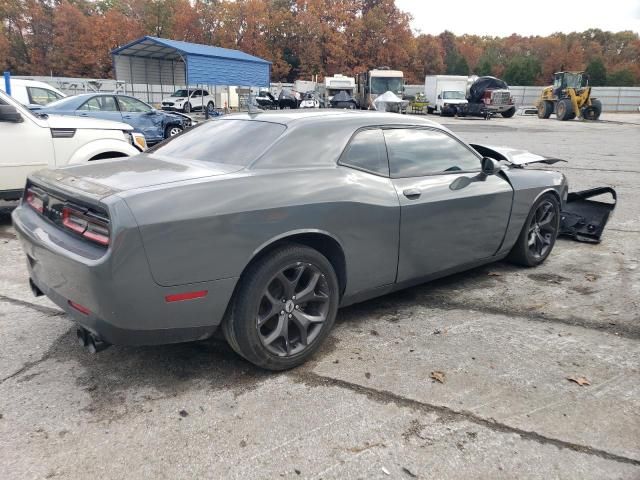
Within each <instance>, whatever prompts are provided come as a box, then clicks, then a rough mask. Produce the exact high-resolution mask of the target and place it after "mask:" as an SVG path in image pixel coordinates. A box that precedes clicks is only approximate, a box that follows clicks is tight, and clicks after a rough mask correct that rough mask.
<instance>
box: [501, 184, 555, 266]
mask: <svg viewBox="0 0 640 480" xmlns="http://www.w3.org/2000/svg"><path fill="white" fill-rule="evenodd" d="M559 229H560V202H559V201H558V198H557V197H556V196H555V195H553V194H552V193H545V194H544V195H542V196H541V197H540V198H539V199H538V200H537V201H536V203H534V204H533V207H531V211H530V212H529V215H528V216H527V220H526V221H525V223H524V225H523V227H522V231H521V232H520V235H519V236H518V239H517V240H516V243H515V244H514V245H513V248H512V249H511V252H509V256H508V257H507V259H508V260H509V261H510V262H512V263H515V264H517V265H521V266H523V267H537V266H538V265H540V264H541V263H542V262H544V261H545V260H546V258H547V257H548V256H549V254H550V253H551V251H552V250H553V247H554V245H555V243H556V238H557V237H558V231H559ZM538 247H540V248H538Z"/></svg>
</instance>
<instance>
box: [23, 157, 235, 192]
mask: <svg viewBox="0 0 640 480" xmlns="http://www.w3.org/2000/svg"><path fill="white" fill-rule="evenodd" d="M242 168H244V167H243V166H240V165H229V164H220V163H209V162H200V161H197V160H180V161H175V160H171V159H168V158H166V157H159V156H155V155H152V154H140V155H136V156H135V157H128V158H122V159H112V160H100V161H96V162H91V163H88V164H83V165H77V166H72V167H65V168H59V169H56V170H40V171H38V172H36V173H34V174H32V176H31V177H32V178H33V180H34V181H35V182H36V183H45V184H47V185H51V186H53V187H56V186H58V187H61V188H64V189H65V190H71V191H77V192H82V193H83V194H85V195H88V196H90V197H91V198H94V199H97V200H99V199H102V198H105V197H107V196H109V195H113V194H116V193H119V192H123V191H127V190H133V189H137V188H144V187H151V186H155V185H162V184H166V183H174V182H181V181H185V180H194V179H198V178H205V177H213V176H218V175H225V174H228V173H233V172H236V171H238V170H241V169H242Z"/></svg>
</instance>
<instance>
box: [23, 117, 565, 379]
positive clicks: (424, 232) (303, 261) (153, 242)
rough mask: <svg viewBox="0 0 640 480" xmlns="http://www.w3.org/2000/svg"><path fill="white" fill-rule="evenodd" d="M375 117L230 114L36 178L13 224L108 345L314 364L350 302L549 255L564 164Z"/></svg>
mask: <svg viewBox="0 0 640 480" xmlns="http://www.w3.org/2000/svg"><path fill="white" fill-rule="evenodd" d="M555 161H558V160H557V159H552V158H545V157H540V156H537V155H534V154H531V153H529V152H525V151H520V150H516V149H508V148H496V147H490V146H482V145H469V144H466V143H465V142H463V141H462V140H461V139H459V138H458V137H457V136H456V135H454V134H453V133H451V132H450V131H449V130H447V129H446V128H444V127H443V126H441V125H439V124H436V123H434V122H431V121H428V120H426V119H423V118H418V117H408V116H405V115H397V114H390V113H379V112H351V111H336V110H332V111H322V110H321V111H313V112H283V113H280V112H273V113H272V112H270V113H264V112H261V113H247V114H237V115H228V116H225V117H222V118H220V119H217V120H212V121H209V122H203V123H202V124H200V125H198V126H197V127H195V128H193V129H191V130H190V131H186V132H184V133H183V134H180V135H177V136H175V137H173V138H172V139H170V140H168V141H166V142H164V143H161V144H159V145H158V146H156V147H154V148H152V149H151V150H149V151H148V152H147V153H145V154H141V155H138V156H137V157H132V158H127V159H115V160H105V161H100V162H95V163H92V164H88V165H81V166H72V167H67V168H62V169H58V170H43V171H40V172H37V173H35V174H33V175H31V176H30V177H29V179H28V181H27V185H26V187H25V191H24V196H23V200H22V202H21V204H20V206H19V207H18V208H16V209H15V210H14V212H13V223H14V225H15V228H16V230H17V232H18V235H19V237H20V239H21V241H22V245H23V248H24V251H25V253H26V256H27V264H28V268H29V273H30V277H31V278H30V285H31V289H32V291H33V292H34V294H36V295H43V294H44V295H47V296H48V297H49V298H50V299H51V300H52V301H53V302H55V303H56V304H57V305H58V306H60V307H61V308H62V309H64V310H65V311H66V312H67V313H68V314H69V316H70V317H71V318H73V319H74V320H75V322H77V324H78V330H77V333H78V339H79V341H80V343H81V344H82V345H84V346H85V347H86V348H87V349H88V350H90V351H92V352H95V351H98V350H101V349H103V348H105V347H106V346H108V345H113V344H116V345H117V344H119V345H149V344H163V343H174V342H185V341H193V340H202V339H205V338H208V337H210V336H212V335H213V334H214V332H215V331H216V329H217V328H218V327H221V329H222V332H223V333H224V336H225V338H226V339H227V341H228V342H229V344H230V345H231V347H232V348H233V349H234V350H235V351H236V352H237V353H238V354H239V355H241V356H242V357H244V358H245V359H247V360H248V361H250V362H252V363H254V364H256V365H258V366H260V367H263V368H266V369H271V370H283V369H287V368H292V367H295V366H296V365H299V364H301V363H302V362H304V361H305V360H306V359H307V358H309V356H310V355H312V354H313V353H314V351H316V350H317V349H318V347H319V346H320V345H321V344H322V342H323V340H324V339H325V338H326V337H327V335H328V334H329V332H330V330H331V327H332V326H333V323H334V321H335V318H336V313H337V310H338V308H339V307H341V306H345V305H350V304H353V303H356V302H361V301H364V300H367V299H370V298H373V297H376V296H379V295H384V294H387V293H389V292H392V291H394V290H398V289H401V288H405V287H408V286H411V285H415V284H418V283H422V282H425V281H428V280H431V279H434V278H437V277H442V276H445V275H449V274H452V273H454V272H459V271H462V270H465V269H469V268H473V267H476V266H478V265H482V264H485V263H489V262H494V261H496V260H500V259H503V258H505V257H506V258H509V259H510V260H512V261H513V262H515V263H517V264H520V265H523V266H528V267H532V266H536V265H538V264H540V263H542V262H543V261H544V260H545V259H546V258H547V256H548V255H549V253H550V252H551V250H552V248H553V246H554V243H555V239H556V236H557V234H558V228H559V217H560V210H561V208H562V206H563V204H564V202H565V201H566V198H567V182H566V179H565V177H564V176H563V175H562V174H561V173H558V172H554V171H548V170H543V169H538V168H537V169H531V168H529V169H527V168H526V164H528V163H534V162H542V163H547V164H549V163H553V162H555Z"/></svg>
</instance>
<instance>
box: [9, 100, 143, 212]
mask: <svg viewBox="0 0 640 480" xmlns="http://www.w3.org/2000/svg"><path fill="white" fill-rule="evenodd" d="M0 145H1V146H2V147H1V148H2V154H1V155H0V200H17V199H18V198H20V197H21V196H22V191H23V189H24V185H25V182H26V179H27V175H28V174H29V173H31V172H33V171H35V170H39V169H41V168H47V167H48V168H56V167H62V166H65V165H69V164H76V163H81V162H88V161H91V160H102V159H106V158H117V157H129V156H132V155H137V154H138V153H140V152H143V151H144V150H146V148H147V144H146V142H145V139H144V135H142V134H141V133H137V132H134V131H133V128H132V127H130V126H129V125H127V124H125V123H120V122H112V121H108V120H98V119H93V118H81V117H66V116H65V117H63V116H57V115H50V116H47V115H37V114H34V112H31V111H30V110H29V109H27V108H25V107H24V106H23V105H21V104H19V103H18V102H16V101H15V100H14V99H13V98H11V97H9V96H8V95H6V94H5V93H4V92H0Z"/></svg>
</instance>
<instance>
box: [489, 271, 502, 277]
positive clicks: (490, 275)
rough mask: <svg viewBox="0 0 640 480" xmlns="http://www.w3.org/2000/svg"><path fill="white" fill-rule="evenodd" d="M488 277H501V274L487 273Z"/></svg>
mask: <svg viewBox="0 0 640 480" xmlns="http://www.w3.org/2000/svg"><path fill="white" fill-rule="evenodd" d="M487 276H488V277H501V276H502V274H501V273H500V272H489V273H487Z"/></svg>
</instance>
